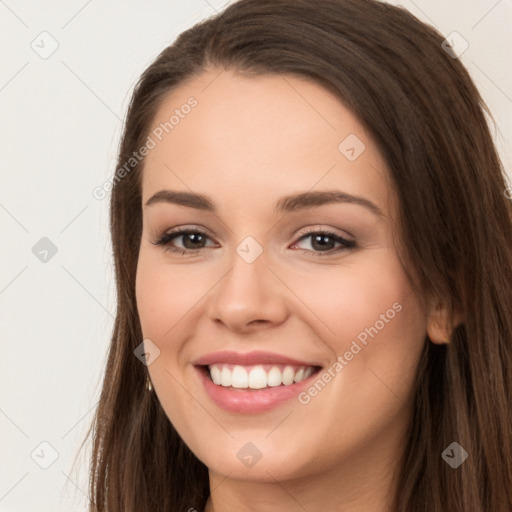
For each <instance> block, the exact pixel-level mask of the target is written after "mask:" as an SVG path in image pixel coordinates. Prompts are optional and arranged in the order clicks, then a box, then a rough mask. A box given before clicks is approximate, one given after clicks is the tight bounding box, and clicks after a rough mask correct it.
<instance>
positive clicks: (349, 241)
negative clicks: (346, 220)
mask: <svg viewBox="0 0 512 512" xmlns="http://www.w3.org/2000/svg"><path fill="white" fill-rule="evenodd" d="M336 231H337V230H336V229H335V228H330V227H329V228H326V227H321V225H316V226H315V225H313V226H308V227H307V228H303V229H301V230H300V231H299V233H298V234H297V235H295V237H294V240H295V241H294V242H292V246H293V245H296V244H297V243H299V242H300V241H302V240H303V239H304V238H307V237H308V236H311V235H313V234H324V235H326V236H328V237H330V238H332V239H334V240H335V243H338V244H341V247H338V248H336V249H329V250H327V251H312V250H308V249H300V248H299V249H295V250H298V251H302V252H307V253H309V254H311V255H313V256H315V257H316V256H319V257H322V256H326V257H328V256H332V255H338V254H339V253H341V252H344V251H346V250H347V249H355V248H356V247H357V246H358V244H357V243H356V241H355V239H353V238H354V237H353V236H352V235H349V237H350V238H346V237H345V236H344V235H340V234H338V233H337V232H336ZM187 233H197V234H200V235H205V236H206V237H207V238H208V239H209V240H211V241H214V242H215V240H214V238H213V237H212V236H211V235H210V230H208V229H207V228H205V227H203V226H199V227H198V226H197V225H194V226H188V225H184V226H178V227H176V228H171V229H167V230H166V231H164V232H163V233H162V234H161V235H160V236H159V237H158V239H157V241H156V242H151V243H152V244H153V245H157V246H163V247H164V248H165V251H169V252H172V253H180V254H182V255H184V256H194V255H200V254H202V253H203V252H204V251H205V250H206V249H208V247H199V248H197V249H182V248H180V247H174V246H172V245H171V241H172V240H174V239H175V238H180V236H182V235H183V234H187ZM215 243H216V242H215ZM210 248H211V246H210Z"/></svg>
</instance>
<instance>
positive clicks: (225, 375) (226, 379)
mask: <svg viewBox="0 0 512 512" xmlns="http://www.w3.org/2000/svg"><path fill="white" fill-rule="evenodd" d="M220 385H221V386H226V387H229V386H231V372H230V371H229V369H228V367H227V366H224V368H222V372H221V374H220Z"/></svg>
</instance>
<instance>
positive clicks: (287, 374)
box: [282, 366, 295, 386]
mask: <svg viewBox="0 0 512 512" xmlns="http://www.w3.org/2000/svg"><path fill="white" fill-rule="evenodd" d="M294 376H295V372H294V371H293V368H292V367H291V366H287V367H286V368H285V369H284V372H283V377H282V381H283V384H284V385H285V386H289V385H290V384H292V383H293V377H294Z"/></svg>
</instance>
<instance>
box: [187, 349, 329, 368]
mask: <svg viewBox="0 0 512 512" xmlns="http://www.w3.org/2000/svg"><path fill="white" fill-rule="evenodd" d="M216 363H225V364H238V365H241V366H252V365H257V364H285V365H293V366H321V365H319V364H318V363H314V362H311V361H309V362H308V361H300V360H298V359H293V358H291V357H288V356H284V355H281V354H276V353H273V352H264V351H260V350H256V351H253V352H245V353H242V352H231V351H227V350H226V351H221V352H212V353H210V354H206V355H204V356H202V357H200V358H199V359H197V360H196V361H194V364H195V365H197V366H207V365H211V364H216Z"/></svg>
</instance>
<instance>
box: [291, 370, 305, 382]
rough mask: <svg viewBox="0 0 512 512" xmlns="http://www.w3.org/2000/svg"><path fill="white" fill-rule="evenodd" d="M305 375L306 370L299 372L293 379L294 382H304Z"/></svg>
mask: <svg viewBox="0 0 512 512" xmlns="http://www.w3.org/2000/svg"><path fill="white" fill-rule="evenodd" d="M303 375H304V368H301V369H300V370H298V371H297V373H296V374H295V377H294V378H293V381H294V382H300V381H301V380H302V376H303Z"/></svg>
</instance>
